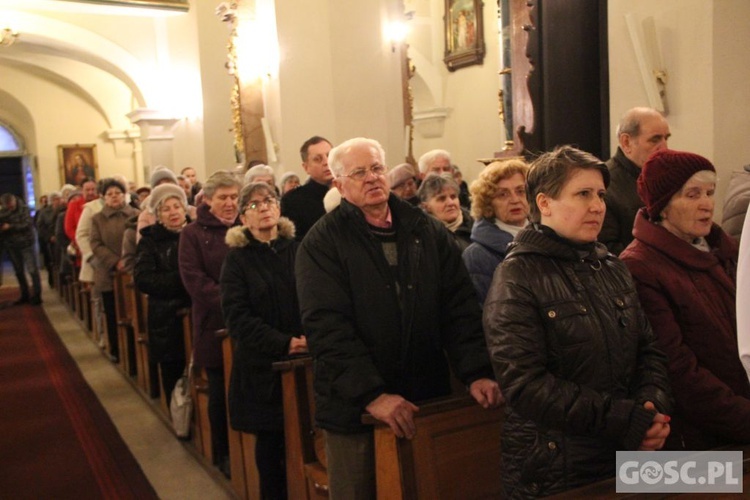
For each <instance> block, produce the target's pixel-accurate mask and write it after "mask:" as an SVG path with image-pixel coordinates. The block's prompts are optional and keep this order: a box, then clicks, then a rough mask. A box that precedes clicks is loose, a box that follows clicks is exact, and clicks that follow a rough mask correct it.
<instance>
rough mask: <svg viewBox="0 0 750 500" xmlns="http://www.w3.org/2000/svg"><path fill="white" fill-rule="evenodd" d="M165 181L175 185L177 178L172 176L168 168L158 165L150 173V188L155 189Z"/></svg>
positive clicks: (172, 173)
mask: <svg viewBox="0 0 750 500" xmlns="http://www.w3.org/2000/svg"><path fill="white" fill-rule="evenodd" d="M165 179H166V180H169V182H171V183H172V184H177V176H176V175H175V174H174V172H172V171H171V170H169V168H167V167H165V166H164V165H159V166H158V167H156V168H155V169H154V171H153V172H151V181H150V184H151V187H152V188H155V187H156V186H158V185H159V183H161V182H163V181H164V180H165Z"/></svg>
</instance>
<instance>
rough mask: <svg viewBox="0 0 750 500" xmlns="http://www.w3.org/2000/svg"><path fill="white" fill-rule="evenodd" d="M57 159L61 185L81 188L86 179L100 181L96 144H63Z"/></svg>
mask: <svg viewBox="0 0 750 500" xmlns="http://www.w3.org/2000/svg"><path fill="white" fill-rule="evenodd" d="M57 157H58V162H59V167H60V183H61V184H72V185H74V186H80V185H81V181H83V179H85V178H90V179H94V180H98V179H99V163H98V162H97V158H96V144H61V145H59V146H57Z"/></svg>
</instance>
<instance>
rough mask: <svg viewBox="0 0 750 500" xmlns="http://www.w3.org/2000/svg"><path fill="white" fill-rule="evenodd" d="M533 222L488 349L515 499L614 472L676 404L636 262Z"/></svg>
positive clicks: (493, 312)
mask: <svg viewBox="0 0 750 500" xmlns="http://www.w3.org/2000/svg"><path fill="white" fill-rule="evenodd" d="M543 231H544V232H542V231H539V230H537V229H533V228H527V229H524V230H523V231H521V232H520V233H519V234H518V235H517V236H516V239H515V241H514V242H513V243H512V244H511V246H510V250H509V251H508V255H507V257H506V258H505V260H504V261H503V263H502V265H501V266H500V268H499V270H498V271H497V272H496V273H495V277H494V279H493V282H492V286H491V288H490V291H489V294H488V295H487V300H486V302H485V304H484V325H485V334H486V336H487V345H488V347H489V350H490V357H491V359H492V364H493V367H494V369H495V374H496V376H497V380H498V383H499V384H500V387H501V388H502V391H503V395H504V396H505V398H506V401H507V403H508V413H507V417H506V421H505V423H504V428H503V435H502V440H503V441H502V458H503V482H504V485H505V488H506V492H505V493H506V496H507V497H508V498H524V497H532V496H541V495H551V494H554V493H558V492H561V491H564V490H567V489H570V488H574V487H577V486H581V485H584V484H587V483H591V482H595V481H598V480H601V479H604V478H607V477H610V476H613V475H614V472H615V451H616V450H635V449H637V448H638V446H639V445H640V442H641V441H642V439H643V437H644V435H645V432H646V430H647V429H648V428H649V427H650V425H651V422H652V419H653V417H654V412H653V411H648V410H646V409H645V408H643V403H644V402H645V401H652V402H653V403H654V404H655V406H656V408H657V409H658V410H659V411H660V412H662V413H666V414H669V413H670V412H671V408H672V402H671V397H670V386H669V381H668V379H667V372H666V358H665V356H664V354H662V353H661V351H659V350H658V349H657V347H656V339H655V337H654V335H653V333H652V331H651V327H650V326H649V324H648V321H647V320H646V316H645V313H644V312H643V310H642V309H641V306H640V302H639V300H638V295H637V293H636V290H635V286H634V285H633V281H632V278H631V276H630V274H629V273H628V270H627V268H626V267H625V265H624V264H623V263H622V262H621V261H620V260H619V259H617V258H615V257H614V256H613V255H612V254H608V253H607V251H606V249H605V248H604V246H603V245H601V244H598V243H597V244H595V245H593V244H592V245H589V247H588V249H586V252H584V249H583V248H579V247H574V246H572V244H570V243H567V242H566V241H565V240H562V239H561V238H559V237H558V236H557V235H554V233H552V231H551V230H549V229H546V228H545V229H544V230H543Z"/></svg>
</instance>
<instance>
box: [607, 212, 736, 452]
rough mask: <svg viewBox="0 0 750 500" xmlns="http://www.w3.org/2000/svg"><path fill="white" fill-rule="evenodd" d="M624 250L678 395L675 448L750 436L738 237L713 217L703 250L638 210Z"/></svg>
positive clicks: (712, 444)
mask: <svg viewBox="0 0 750 500" xmlns="http://www.w3.org/2000/svg"><path fill="white" fill-rule="evenodd" d="M633 235H634V236H635V240H633V242H632V243H631V244H630V245H628V247H627V248H626V249H625V250H624V251H623V253H622V254H621V255H620V258H621V259H622V260H623V261H625V264H627V266H628V268H629V269H630V272H631V273H632V274H633V278H635V282H636V286H637V289H638V294H639V296H640V299H641V303H642V304H643V309H644V310H645V311H646V314H647V316H648V319H649V321H650V322H651V326H652V328H653V330H654V333H655V334H656V337H657V339H658V340H659V343H660V346H661V347H662V348H663V350H664V351H665V352H666V354H667V356H668V357H669V376H670V381H671V383H672V388H673V390H674V396H675V400H676V406H675V413H674V415H673V417H674V418H673V420H672V435H670V440H669V441H668V446H669V447H670V448H680V447H685V448H686V449H690V450H693V449H707V448H712V447H716V446H721V445H725V444H729V443H750V383H748V379H747V374H746V373H745V370H744V369H743V368H742V364H741V363H740V360H739V354H738V352H737V322H736V318H735V316H736V313H735V293H736V269H737V256H738V251H739V249H738V245H737V242H736V241H735V240H734V239H732V238H731V237H729V236H727V234H726V233H725V232H724V231H722V230H721V228H720V227H719V226H718V225H716V224H714V225H713V227H712V229H711V233H710V234H709V235H708V236H707V237H706V240H707V241H708V243H709V245H710V246H711V248H712V250H711V252H709V253H706V252H703V251H701V250H698V249H697V248H695V247H693V246H692V245H690V244H689V243H687V242H686V241H684V240H682V239H680V238H678V237H677V236H675V235H673V234H672V233H670V232H669V231H667V230H666V229H665V228H663V227H662V226H659V225H656V224H654V223H652V222H651V221H650V220H648V216H647V215H646V212H645V210H644V209H641V210H640V211H639V212H638V215H637V217H636V219H635V226H634V228H633Z"/></svg>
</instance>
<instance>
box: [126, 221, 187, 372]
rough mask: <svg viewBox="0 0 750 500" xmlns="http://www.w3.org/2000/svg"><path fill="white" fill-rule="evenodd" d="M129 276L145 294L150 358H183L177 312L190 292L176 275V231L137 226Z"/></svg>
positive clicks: (162, 359)
mask: <svg viewBox="0 0 750 500" xmlns="http://www.w3.org/2000/svg"><path fill="white" fill-rule="evenodd" d="M141 236H142V238H141V241H140V242H138V249H137V251H136V261H135V268H134V270H133V278H134V280H135V284H136V286H137V287H138V290H140V291H141V292H142V293H145V294H147V295H148V348H149V352H150V354H151V358H152V359H153V361H155V362H157V363H161V362H162V361H179V360H184V359H185V339H184V336H183V331H182V318H180V317H178V316H177V312H178V311H179V310H180V309H183V308H185V307H190V296H189V295H188V293H187V291H186V290H185V287H184V286H183V284H182V279H181V278H180V269H179V265H178V259H177V256H178V246H179V242H180V233H176V232H173V231H170V230H168V229H166V228H165V227H164V226H163V225H161V224H158V223H157V224H154V225H153V226H147V227H145V228H143V229H142V230H141Z"/></svg>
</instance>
